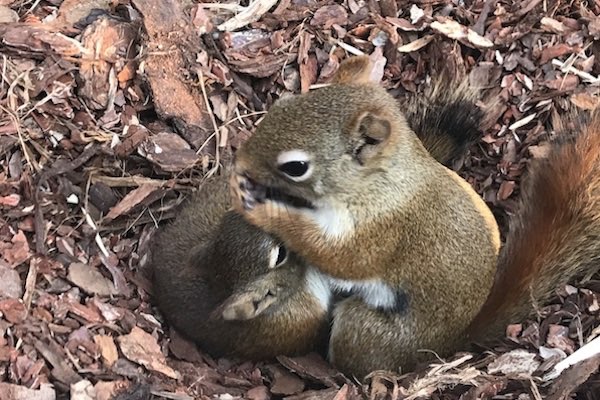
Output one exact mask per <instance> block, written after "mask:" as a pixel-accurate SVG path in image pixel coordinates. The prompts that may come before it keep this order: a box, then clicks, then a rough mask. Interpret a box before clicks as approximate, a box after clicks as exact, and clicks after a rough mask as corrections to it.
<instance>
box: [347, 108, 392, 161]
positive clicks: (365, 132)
mask: <svg viewBox="0 0 600 400" xmlns="http://www.w3.org/2000/svg"><path fill="white" fill-rule="evenodd" d="M391 134H392V124H391V123H390V121H388V120H387V119H386V118H385V117H382V116H379V115H376V114H374V113H372V112H369V111H367V112H363V113H362V114H361V115H359V117H358V118H357V119H356V125H355V129H354V132H353V135H354V136H355V138H354V142H355V143H356V147H355V148H354V156H355V158H356V160H357V161H358V162H359V163H360V164H365V163H367V162H368V161H369V160H371V159H372V158H374V157H375V156H377V155H378V154H379V153H380V152H381V149H382V148H383V147H385V145H386V144H387V142H388V140H389V138H390V136H391Z"/></svg>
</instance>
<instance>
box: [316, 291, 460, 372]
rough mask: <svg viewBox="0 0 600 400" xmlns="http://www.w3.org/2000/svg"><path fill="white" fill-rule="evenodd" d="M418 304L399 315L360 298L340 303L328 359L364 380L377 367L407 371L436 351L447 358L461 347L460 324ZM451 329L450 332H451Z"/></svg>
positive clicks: (342, 369) (334, 315)
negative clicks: (419, 306) (445, 321)
mask: <svg viewBox="0 0 600 400" xmlns="http://www.w3.org/2000/svg"><path fill="white" fill-rule="evenodd" d="M423 312H428V313H431V310H427V311H422V310H418V309H415V308H409V309H405V310H403V311H402V312H399V313H393V312H391V311H390V310H383V311H382V310H378V309H375V308H372V307H370V306H368V305H367V304H365V303H364V302H362V301H361V300H360V299H359V298H358V297H351V298H348V299H346V300H344V301H342V302H340V303H338V304H337V305H336V307H335V309H334V311H333V324H332V329H331V336H330V341H329V349H328V358H329V361H330V362H331V363H332V364H333V365H334V366H335V367H336V368H338V369H339V370H340V371H342V372H343V373H345V374H347V375H348V376H354V377H356V378H358V379H359V380H362V379H363V378H364V377H365V376H366V375H367V374H369V373H370V372H372V371H375V370H388V371H394V372H398V371H400V372H406V371H410V370H412V369H413V368H414V367H415V366H416V365H417V364H418V363H420V362H425V361H428V360H430V359H432V358H433V357H434V356H433V354H434V353H432V352H428V351H420V350H423V349H430V350H432V351H434V352H435V354H436V355H438V356H441V357H444V356H447V355H449V354H452V353H453V352H454V351H456V350H457V349H459V348H460V344H461V341H462V338H461V337H460V334H458V335H455V336H452V335H454V333H456V332H460V327H457V329H455V330H454V329H453V328H454V327H451V328H450V329H449V328H448V326H447V325H448V324H445V323H444V322H442V321H438V320H437V319H436V318H435V316H433V315H429V317H427V316H425V315H424V314H423ZM449 333H450V335H449Z"/></svg>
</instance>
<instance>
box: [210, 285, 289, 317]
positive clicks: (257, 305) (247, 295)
mask: <svg viewBox="0 0 600 400" xmlns="http://www.w3.org/2000/svg"><path fill="white" fill-rule="evenodd" d="M277 301H278V299H277V295H276V294H275V293H273V292H272V291H270V290H267V291H264V290H263V291H259V290H250V291H245V292H242V293H237V294H233V295H232V296H230V297H229V298H228V299H227V300H225V301H224V302H223V303H222V304H221V305H220V306H218V307H217V308H216V309H215V311H213V315H214V316H215V317H218V315H219V314H220V316H221V318H223V319H224V320H225V321H246V320H249V319H252V318H256V317H258V316H259V315H261V314H262V313H263V312H265V311H266V310H267V309H268V308H269V307H271V306H272V305H273V304H275V303H276V302H277Z"/></svg>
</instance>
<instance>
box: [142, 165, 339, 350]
mask: <svg viewBox="0 0 600 400" xmlns="http://www.w3.org/2000/svg"><path fill="white" fill-rule="evenodd" d="M229 204H230V196H229V187H228V184H227V179H226V178H225V177H224V176H221V177H218V178H217V179H215V180H212V181H209V182H207V183H205V184H204V185H203V186H202V188H201V190H200V191H199V193H197V194H195V195H194V196H192V198H191V199H190V200H189V201H188V203H187V205H186V206H185V207H184V208H183V210H182V211H181V213H180V214H179V215H178V216H177V217H176V219H175V221H174V222H173V223H171V224H169V225H168V226H167V227H166V228H165V229H164V230H163V231H161V232H160V233H159V234H158V235H157V237H156V239H155V240H154V246H153V248H154V250H153V251H152V269H153V287H154V295H155V299H156V301H157V303H158V306H159V308H160V310H161V311H162V313H163V315H164V316H165V318H166V319H167V321H168V322H169V323H170V324H172V325H173V326H174V327H175V328H176V329H177V330H178V331H180V332H181V333H183V334H184V335H185V336H187V337H189V338H190V339H192V340H194V341H195V342H197V343H198V344H199V345H200V346H201V348H202V349H203V350H205V351H207V352H208V353H210V354H212V355H214V356H230V357H231V356H233V357H240V358H245V359H253V360H259V359H269V358H274V357H275V356H277V355H281V354H287V355H297V354H305V353H308V352H310V351H312V350H318V349H319V345H321V346H325V344H326V335H327V333H328V324H329V321H330V319H329V317H330V315H329V302H330V290H329V288H328V286H327V282H326V281H325V280H324V279H323V277H322V276H321V274H319V273H318V272H316V271H315V270H313V269H311V268H309V267H307V266H306V265H305V263H304V262H303V261H302V260H300V259H299V257H298V256H296V255H295V254H293V253H291V252H287V251H286V249H285V247H284V246H282V245H281V244H280V243H278V242H277V241H276V240H275V239H274V238H272V237H271V236H270V235H268V234H266V233H264V232H263V231H261V230H260V229H258V228H256V227H254V226H252V225H250V224H249V223H248V222H246V221H245V220H244V219H243V218H242V217H241V216H240V215H239V214H237V213H234V212H231V211H228V208H229Z"/></svg>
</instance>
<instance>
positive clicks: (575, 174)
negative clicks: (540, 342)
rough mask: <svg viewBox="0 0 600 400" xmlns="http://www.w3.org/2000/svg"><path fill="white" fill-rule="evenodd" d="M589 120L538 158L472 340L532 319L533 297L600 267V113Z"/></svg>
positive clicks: (525, 184) (540, 297)
mask: <svg viewBox="0 0 600 400" xmlns="http://www.w3.org/2000/svg"><path fill="white" fill-rule="evenodd" d="M582 120H583V118H580V121H582ZM590 121H591V122H590V123H587V124H586V123H583V122H580V123H579V124H578V125H579V127H578V128H577V131H579V132H577V131H576V132H574V133H575V135H573V137H570V138H561V139H566V140H560V143H555V144H554V145H553V147H552V150H551V151H550V154H549V155H548V157H547V158H546V159H541V160H534V161H533V163H532V165H531V167H530V172H529V175H528V177H527V179H525V180H524V182H523V185H522V198H521V204H520V208H519V211H518V212H517V213H516V215H515V217H514V218H513V220H512V222H511V224H510V231H509V234H508V236H507V241H506V244H505V246H504V249H503V250H502V253H501V256H500V260H499V264H498V272H497V275H496V281H495V283H494V287H493V289H492V292H491V293H490V296H489V297H488V300H487V301H486V303H485V305H484V306H483V308H482V310H481V311H480V313H479V315H478V316H477V318H476V319H475V320H474V322H473V323H472V325H471V328H470V333H471V336H472V337H473V338H474V339H476V340H486V339H491V338H493V337H496V336H497V335H498V334H500V333H502V332H504V328H505V327H506V325H507V324H510V323H514V322H519V321H520V320H522V319H523V318H526V317H527V316H528V315H529V314H530V313H531V312H532V310H534V307H533V305H532V302H535V303H544V302H546V301H548V300H549V297H551V296H552V293H553V292H554V291H555V290H556V289H558V288H559V287H560V286H561V285H564V284H566V283H567V282H568V281H569V280H570V279H571V278H573V277H574V276H577V275H580V274H582V273H585V272H587V271H589V270H593V268H598V267H600V112H598V113H596V114H595V115H594V116H593V117H592V118H591V119H590Z"/></svg>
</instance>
